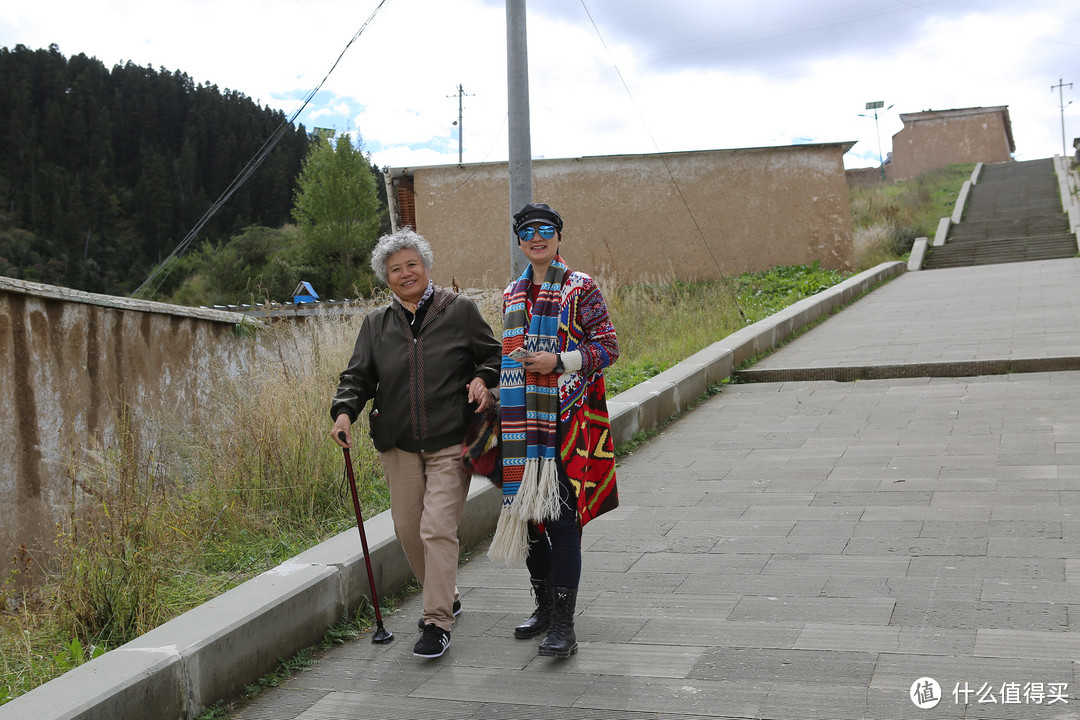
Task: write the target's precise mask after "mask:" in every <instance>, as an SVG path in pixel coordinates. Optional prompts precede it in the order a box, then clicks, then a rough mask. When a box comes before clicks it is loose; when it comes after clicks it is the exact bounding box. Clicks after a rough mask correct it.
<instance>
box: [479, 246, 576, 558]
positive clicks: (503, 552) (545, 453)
mask: <svg viewBox="0 0 1080 720" xmlns="http://www.w3.org/2000/svg"><path fill="white" fill-rule="evenodd" d="M567 272H568V270H567V267H566V264H565V263H564V262H563V260H562V258H561V257H558V256H556V257H555V259H554V260H552V261H551V264H550V265H549V266H548V270H547V274H546V275H545V276H544V283H543V285H542V286H541V288H540V294H539V296H538V297H537V299H536V302H535V303H534V304H533V307H532V315H531V317H530V315H529V312H528V305H527V303H528V296H529V288H530V285H531V284H532V276H533V270H532V266H531V265H530V266H529V267H527V268H526V269H525V272H524V273H522V275H521V277H519V278H518V279H517V280H516V281H515V282H514V284H513V286H512V288H511V289H510V295H509V298H508V300H507V303H506V307H505V313H504V315H503V340H502V344H503V347H502V372H501V376H500V387H499V402H500V404H501V407H502V413H501V414H502V418H501V429H502V463H503V485H502V488H503V501H502V510H501V512H500V513H499V522H498V526H497V527H496V530H495V537H494V538H493V539H492V541H491V548H490V549H489V555H490V556H491V557H493V558H496V559H500V560H504V561H506V562H520V561H522V560H524V559H525V553H526V550H527V548H528V543H529V540H528V524H529V522H530V521H532V522H543V521H544V520H550V519H552V518H555V517H558V515H559V477H558V466H557V464H556V463H557V460H556V458H557V453H558V452H559V448H558V438H557V433H558V426H559V388H558V383H559V374H558V373H554V372H552V373H548V374H547V375H541V374H538V373H532V372H527V371H526V370H525V368H523V367H522V366H521V363H519V362H517V361H516V360H514V359H512V358H510V357H509V354H510V353H511V352H513V351H514V350H515V349H517V348H522V347H523V348H525V349H526V350H528V351H529V352H534V353H535V352H551V353H558V352H559V350H560V348H559V312H560V309H561V302H562V285H563V280H564V278H565V276H566V274H567Z"/></svg>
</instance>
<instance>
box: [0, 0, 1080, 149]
mask: <svg viewBox="0 0 1080 720" xmlns="http://www.w3.org/2000/svg"><path fill="white" fill-rule="evenodd" d="M378 5H379V0H266V1H264V2H258V3H256V2H248V1H246V0H234V1H233V2H229V3H219V2H211V0H175V1H174V2H172V3H169V4H168V5H161V4H154V3H137V2H134V1H133V0H103V2H98V3H94V4H92V5H88V4H86V3H77V2H74V0H55V1H54V2H50V3H7V4H5V5H4V7H3V8H2V9H0V45H3V46H7V47H14V45H15V44H18V43H22V44H25V45H27V46H29V47H33V48H37V47H46V46H48V45H49V44H50V43H54V42H55V43H57V44H59V46H60V50H61V52H63V53H64V54H66V55H73V54H77V53H86V54H88V55H93V56H96V57H98V58H99V59H100V60H102V61H103V62H104V63H105V64H106V65H108V66H111V65H113V64H115V63H119V62H126V61H129V60H130V61H131V62H134V63H135V64H137V65H142V66H147V65H149V66H151V67H155V68H157V67H165V68H167V69H171V70H177V69H179V70H182V71H184V72H186V73H187V74H188V75H190V76H191V77H192V78H193V79H194V80H195V81H196V82H199V83H203V82H210V83H212V84H215V85H217V86H218V87H221V88H231V89H234V90H239V91H241V92H243V93H244V94H246V95H248V96H249V97H252V98H253V99H256V100H258V101H260V102H262V103H264V104H269V105H271V106H272V107H276V108H279V109H281V110H282V111H284V112H286V113H287V114H291V113H293V112H294V111H296V110H297V109H298V108H299V107H300V99H301V98H303V97H304V96H306V95H307V94H308V93H309V92H310V91H311V90H312V89H313V88H315V87H316V86H317V85H318V84H319V82H320V81H322V80H323V78H324V76H326V74H327V71H328V70H329V69H330V67H331V65H332V64H333V63H334V62H335V61H336V60H337V59H338V57H339V56H341V55H342V51H343V49H344V48H345V47H346V45H347V44H348V43H349V41H350V40H352V39H353V37H354V35H355V34H356V32H357V30H358V29H359V28H360V27H361V25H362V24H363V23H364V22H365V20H367V19H368V17H369V16H370V15H371V13H372V12H373V11H374V10H375V8H376V7H377V6H378ZM586 8H587V9H588V12H586ZM594 22H595V24H596V27H595V28H594V26H593V23H594ZM598 31H599V32H598ZM1078 31H1080V11H1078V10H1077V9H1075V8H1074V3H1073V2H1072V0H1028V1H1027V2H1024V3H1018V2H1015V0H920V2H918V3H912V2H902V1H901V0H820V1H819V2H814V3H807V2H805V0H762V1H761V2H756V3H749V2H744V3H726V2H725V3H718V2H715V0H685V1H684V2H680V3H660V2H655V0H586V1H585V2H582V1H581V0H543V1H541V0H533V1H532V2H530V3H529V4H528V38H529V40H528V42H529V48H528V53H529V71H530V73H529V75H530V80H529V83H530V87H529V92H530V103H531V120H532V150H533V153H534V155H537V156H540V155H543V156H546V157H572V156H580V155H603V154H621V153H643V152H654V151H655V150H657V149H659V150H661V151H674V150H690V149H713V148H728V147H745V146H757V145H770V144H787V143H791V142H805V141H811V142H834V141H843V140H855V141H857V144H856V146H855V148H854V150H852V151H851V152H850V153H849V155H848V157H847V158H846V162H847V164H848V165H849V166H852V167H854V166H861V165H870V164H876V162H877V155H878V138H879V137H880V142H881V144H882V150H883V153H887V152H888V151H889V144H890V139H891V136H892V135H893V134H894V133H895V132H897V131H898V130H899V129H900V127H901V125H900V121H899V114H900V113H904V112H917V111H921V110H926V109H947V108H956V107H968V106H976V105H983V106H989V105H999V104H1000V105H1008V106H1009V111H1010V116H1011V118H1012V120H1013V130H1014V137H1015V139H1016V144H1017V157H1018V158H1020V159H1030V158H1037V157H1047V156H1049V155H1052V154H1054V153H1055V152H1061V113H1060V111H1059V110H1058V98H1057V95H1056V94H1054V93H1051V92H1050V85H1052V84H1054V83H1056V82H1057V79H1058V78H1059V77H1063V78H1064V80H1065V82H1067V83H1068V82H1074V88H1072V89H1071V90H1066V98H1065V99H1066V100H1070V99H1074V98H1077V97H1078V93H1080V62H1078V61H1077V58H1078V57H1080V52H1078V50H1080V41H1077V40H1076V38H1077V37H1080V32H1078ZM620 75H621V77H620ZM624 81H625V83H626V86H627V87H628V88H629V91H627V87H624V85H623V82H624ZM459 84H460V85H461V86H462V87H463V88H464V91H465V93H466V96H465V97H464V98H463V104H464V112H463V120H464V122H463V126H462V130H463V145H464V160H465V162H480V161H483V160H489V161H491V160H505V159H506V157H507V156H508V148H507V139H506V138H507V135H506V133H507V128H506V116H507V107H506V104H507V88H506V11H505V3H504V2H503V0H455V1H454V2H446V1H445V0H387V1H386V2H385V4H384V5H383V9H382V10H381V11H379V12H378V14H377V15H376V16H375V18H374V20H373V21H372V22H371V24H370V25H369V26H368V27H367V29H366V30H365V31H364V33H363V34H362V35H361V36H360V37H359V38H358V39H356V41H355V42H354V43H353V44H352V45H351V46H350V47H349V49H348V50H347V51H346V52H345V53H344V55H343V56H342V57H341V61H340V64H339V65H338V66H337V68H336V69H335V70H334V72H333V73H332V74H331V75H330V77H329V79H328V80H327V81H326V84H325V86H324V87H323V89H322V91H321V92H320V93H319V94H318V95H316V97H315V98H314V99H313V101H312V103H311V105H310V107H309V108H308V109H307V110H306V111H305V113H304V114H303V115H302V116H301V118H300V120H301V121H302V122H304V123H305V124H306V125H308V126H309V127H310V126H314V125H316V124H318V125H320V126H323V127H326V126H331V127H337V128H338V129H339V130H354V131H356V132H358V133H359V134H360V135H361V136H362V137H363V139H364V141H365V144H366V146H367V147H368V148H369V149H370V150H371V151H372V154H373V156H374V157H375V159H376V162H378V163H380V164H391V165H413V166H415V165H416V164H418V163H419V162H420V161H421V160H422V161H423V162H424V163H425V164H427V163H431V164H445V163H455V162H457V154H458V141H457V135H456V133H457V128H456V127H455V126H454V125H453V122H454V121H455V120H457V118H458V98H457V88H458V86H459ZM1069 93H1072V95H1071V97H1070V95H1069ZM869 100H883V101H885V104H886V105H893V106H894V107H893V108H892V109H891V110H883V111H882V112H880V113H879V119H878V124H877V128H875V123H874V121H873V119H871V118H864V117H860V116H859V115H860V114H865V112H866V111H865V109H864V107H865V103H866V102H867V101H869ZM1078 112H1080V103H1074V104H1073V105H1072V106H1070V107H1069V108H1068V109H1067V111H1066V113H1065V120H1066V135H1067V138H1068V146H1069V151H1070V152H1071V141H1072V137H1074V136H1077V135H1080V116H1078Z"/></svg>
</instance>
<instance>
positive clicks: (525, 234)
mask: <svg viewBox="0 0 1080 720" xmlns="http://www.w3.org/2000/svg"><path fill="white" fill-rule="evenodd" d="M536 233H540V237H542V238H544V239H545V240H550V239H551V238H553V237H555V226H554V225H541V226H539V227H527V228H525V229H524V230H518V234H517V236H518V240H522V241H524V242H529V241H530V240H532V239H533V235H535V234H536Z"/></svg>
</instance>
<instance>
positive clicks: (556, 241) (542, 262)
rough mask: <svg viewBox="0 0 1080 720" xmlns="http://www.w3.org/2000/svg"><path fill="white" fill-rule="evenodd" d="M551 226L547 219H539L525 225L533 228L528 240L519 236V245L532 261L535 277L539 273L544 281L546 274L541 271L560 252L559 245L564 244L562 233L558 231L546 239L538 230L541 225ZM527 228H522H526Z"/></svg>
mask: <svg viewBox="0 0 1080 720" xmlns="http://www.w3.org/2000/svg"><path fill="white" fill-rule="evenodd" d="M542 225H545V226H550V225H551V223H550V222H548V221H545V220H537V221H536V222H531V223H529V224H528V225H526V226H525V228H530V227H531V228H532V229H533V236H532V237H531V238H529V239H528V240H522V239H521V238H520V237H519V238H518V247H520V248H521V252H522V253H523V254H524V255H525V258H526V259H527V260H528V261H529V262H530V263H532V266H533V268H534V272H533V275H534V277H535V276H536V275H537V273H539V278H540V280H541V281H542V280H543V278H544V274H543V273H541V272H539V271H540V270H541V269H542V268H546V267H547V266H548V265H549V264H550V263H551V261H552V259H554V257H555V256H556V255H558V254H559V245H560V244H562V233H560V232H558V231H556V232H555V236H554V237H552V238H550V239H544V238H543V237H541V236H540V233H539V232H537V230H536V229H537V228H539V227H540V226H542ZM525 228H521V229H522V230H524V229H525Z"/></svg>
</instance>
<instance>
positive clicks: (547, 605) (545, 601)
mask: <svg viewBox="0 0 1080 720" xmlns="http://www.w3.org/2000/svg"><path fill="white" fill-rule="evenodd" d="M529 582H530V583H532V589H533V595H535V596H536V610H534V611H533V614H532V615H530V616H529V619H528V620H526V621H525V622H523V623H521V624H520V625H518V626H517V627H516V628H514V637H516V638H531V637H536V636H537V635H539V634H540V633H542V632H544V631H545V630H547V629H548V626H549V625H551V605H552V603H553V598H552V593H553V592H554V588H553V586H552V584H551V576H550V575H548V576H547V577H546V578H544V579H543V580H537V579H536V578H529Z"/></svg>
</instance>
